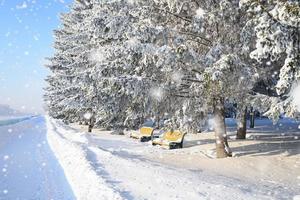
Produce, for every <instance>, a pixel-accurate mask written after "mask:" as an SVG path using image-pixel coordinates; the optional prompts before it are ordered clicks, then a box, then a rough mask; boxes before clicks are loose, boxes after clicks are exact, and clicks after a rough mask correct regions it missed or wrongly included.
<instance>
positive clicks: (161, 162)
mask: <svg viewBox="0 0 300 200" xmlns="http://www.w3.org/2000/svg"><path fill="white" fill-rule="evenodd" d="M50 121H51V120H50ZM52 124H55V126H59V127H60V134H62V135H64V137H66V138H69V139H68V141H73V143H76V144H77V145H79V146H80V148H81V149H82V151H84V152H85V154H86V161H87V162H88V163H90V164H91V166H92V167H93V168H94V170H95V171H96V172H97V176H98V177H100V178H101V180H105V183H106V185H107V187H110V188H112V189H113V190H114V192H115V193H118V194H119V196H121V197H122V198H124V199H293V197H295V198H296V197H297V195H298V194H299V193H300V192H299V191H300V190H299V188H300V185H299V184H300V179H297V176H300V174H299V173H300V171H299V170H298V169H299V168H298V167H299V166H300V160H299V154H296V153H295V152H294V153H295V154H294V155H293V156H294V157H292V158H290V160H289V161H286V160H284V159H283V156H282V157H280V159H283V161H282V160H280V159H279V160H277V161H276V160H269V159H267V160H266V161H264V159H265V157H262V158H259V157H257V158H256V157H254V160H252V161H251V158H253V157H251V156H244V157H245V158H246V159H243V158H244V157H242V156H241V155H242V154H240V155H236V157H234V158H228V159H221V160H219V159H218V160H217V159H211V158H210V156H212V155H213V152H212V151H213V149H214V141H213V137H212V138H210V137H211V136H212V134H209V133H206V134H200V135H197V136H194V135H190V136H188V137H187V141H186V142H185V144H184V145H185V148H183V149H179V150H165V149H162V148H159V147H153V146H152V145H151V144H150V143H140V142H138V141H137V140H133V139H130V138H129V137H128V135H127V136H118V135H111V134H109V133H110V132H107V131H100V130H95V131H94V133H92V134H87V133H83V132H82V133H78V130H85V129H86V127H84V126H82V127H80V126H75V125H73V127H75V129H74V128H70V127H69V126H66V125H64V124H62V123H60V122H57V121H53V120H52ZM82 128H84V129H82ZM66 130H67V131H66ZM79 132H80V131H79ZM207 136H209V137H207ZM197 137H198V139H199V140H197ZM206 137H207V139H205V138H206ZM251 141H252V140H251ZM293 141H294V138H293ZM295 141H296V142H299V141H298V140H295ZM206 145H208V146H209V147H205V146H206ZM211 145H212V146H211ZM233 146H234V147H238V146H239V145H238V144H236V145H233ZM203 147H205V148H203ZM298 147H299V146H298ZM245 151H246V150H245ZM284 151H285V150H284ZM210 152H212V153H210ZM58 153H59V152H58ZM285 157H286V156H285ZM240 158H241V159H240ZM249 159H250V160H249ZM260 159H261V160H262V162H261V163H260V162H259V161H260ZM281 161H282V166H281V165H280V163H281ZM273 164H275V166H272V165H273ZM286 164H290V165H292V166H285V165H286ZM273 167H274V170H273V171H271V172H270V173H267V171H268V170H269V168H270V169H271V168H273ZM285 167H286V169H285ZM210 168H212V170H210ZM223 168H227V169H223ZM243 168H245V169H243ZM277 169H278V170H283V169H284V170H283V171H280V172H279V173H280V177H277V176H275V179H274V180H275V181H273V179H272V178H273V176H272V175H274V174H272V173H276V170H277ZM239 170H240V171H241V172H239V173H236V172H231V171H239ZM289 170H292V171H293V172H289ZM247 171H249V175H250V176H252V175H253V176H254V177H253V178H252V179H251V178H250V177H249V176H242V175H241V173H247ZM255 171H256V173H255ZM229 172H231V173H229ZM265 172H266V175H263V173H265ZM282 174H283V175H282ZM269 175H271V177H268V176H269ZM283 176H285V177H287V178H286V179H289V178H291V177H292V176H293V181H292V183H294V185H293V184H287V183H288V180H286V179H285V181H284V182H281V181H280V180H281V178H282V177H283ZM258 177H260V178H258ZM268 178H270V179H268ZM299 178H300V177H299Z"/></svg>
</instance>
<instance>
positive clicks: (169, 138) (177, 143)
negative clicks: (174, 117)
mask: <svg viewBox="0 0 300 200" xmlns="http://www.w3.org/2000/svg"><path fill="white" fill-rule="evenodd" d="M184 136H185V133H182V132H181V131H179V130H175V131H167V132H166V133H164V134H163V136H162V137H161V138H156V139H153V140H152V145H161V146H163V147H167V148H169V149H177V148H182V147H183V140H184Z"/></svg>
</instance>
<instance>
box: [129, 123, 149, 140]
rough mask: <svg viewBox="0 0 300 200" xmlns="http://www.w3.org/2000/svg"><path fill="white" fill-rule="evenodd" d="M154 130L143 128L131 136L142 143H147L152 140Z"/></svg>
mask: <svg viewBox="0 0 300 200" xmlns="http://www.w3.org/2000/svg"><path fill="white" fill-rule="evenodd" d="M153 131H154V128H151V127H145V126H144V127H142V128H140V130H139V132H133V133H131V134H130V137H131V138H135V139H139V140H140V141H141V142H146V141H149V140H151V138H152V134H153Z"/></svg>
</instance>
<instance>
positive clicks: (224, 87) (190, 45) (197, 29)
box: [157, 0, 256, 157]
mask: <svg viewBox="0 0 300 200" xmlns="http://www.w3.org/2000/svg"><path fill="white" fill-rule="evenodd" d="M157 3H159V4H160V7H159V9H158V10H159V11H161V12H165V13H167V14H168V15H169V17H170V18H175V19H176V20H177V24H176V23H175V24H173V31H174V32H175V31H176V32H179V33H181V35H182V38H183V41H189V42H186V43H184V45H182V46H181V50H180V51H182V52H183V54H184V53H185V52H192V51H193V52H195V54H197V53H198V57H199V56H200V59H199V60H200V62H198V59H195V60H194V62H192V61H191V59H190V61H189V63H191V64H187V65H185V66H184V69H185V71H189V72H191V73H189V74H188V77H183V78H182V80H185V81H187V82H186V83H187V84H188V85H189V87H187V89H186V90H185V92H186V91H188V92H189V94H188V96H193V97H198V101H197V102H199V103H201V105H202V107H203V108H205V109H206V110H208V112H205V113H213V115H214V130H215V135H216V146H217V157H226V156H229V155H230V154H231V151H230V148H229V146H228V142H227V134H226V127H225V112H224V104H225V101H229V102H240V101H241V100H242V99H241V98H245V97H246V96H247V95H248V94H249V92H250V91H251V90H252V87H253V84H254V82H255V80H256V77H255V76H254V74H255V73H256V70H255V68H253V66H252V65H251V64H250V63H248V62H246V61H247V59H248V55H247V54H248V51H249V49H245V48H243V45H242V43H241V40H242V38H241V34H240V33H241V32H242V29H243V27H244V26H245V23H246V20H245V17H246V16H245V15H244V13H243V12H242V11H241V9H240V7H239V1H226V0H222V1H217V2H216V1H205V2H203V3H201V4H200V3H199V2H198V1H191V2H182V1H157ZM179 21H180V23H181V25H180V24H179Z"/></svg>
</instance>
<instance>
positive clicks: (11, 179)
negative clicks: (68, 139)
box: [0, 117, 74, 200]
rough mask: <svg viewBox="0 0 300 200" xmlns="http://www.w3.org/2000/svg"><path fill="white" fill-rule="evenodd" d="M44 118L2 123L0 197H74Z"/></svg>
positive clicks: (0, 131) (9, 198) (0, 133)
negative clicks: (48, 137)
mask: <svg viewBox="0 0 300 200" xmlns="http://www.w3.org/2000/svg"><path fill="white" fill-rule="evenodd" d="M46 133H47V129H46V124H45V119H44V118H43V117H35V118H31V119H29V120H25V121H22V122H19V123H17V124H14V125H6V126H0V199H1V200H2V199H3V200H4V199H5V200H15V199H24V200H25V199H32V200H33V199H67V200H68V199H74V195H73V192H72V189H71V187H70V186H69V183H68V181H67V179H66V178H65V176H64V171H63V169H62V168H61V166H60V165H59V163H58V161H57V159H56V158H55V156H54V154H53V152H52V151H51V149H50V147H49V145H48V142H47V138H46Z"/></svg>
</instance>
